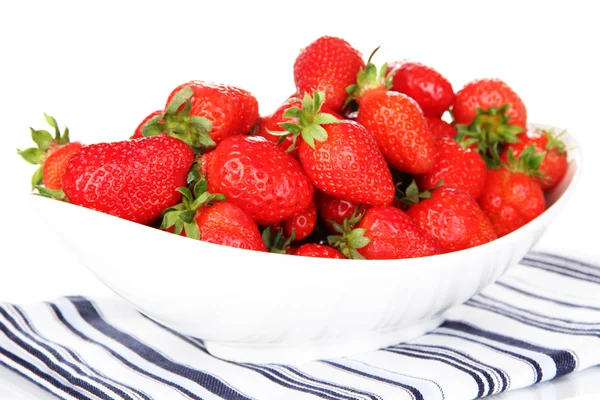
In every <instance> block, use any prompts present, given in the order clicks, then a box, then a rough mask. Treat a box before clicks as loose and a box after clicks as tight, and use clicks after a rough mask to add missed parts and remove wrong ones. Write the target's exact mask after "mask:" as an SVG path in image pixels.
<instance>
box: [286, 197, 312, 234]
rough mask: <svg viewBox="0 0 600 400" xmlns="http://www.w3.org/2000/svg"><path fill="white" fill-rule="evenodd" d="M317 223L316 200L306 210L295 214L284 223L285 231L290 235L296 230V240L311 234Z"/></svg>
mask: <svg viewBox="0 0 600 400" xmlns="http://www.w3.org/2000/svg"><path fill="white" fill-rule="evenodd" d="M316 225H317V206H316V205H315V203H314V201H313V202H311V203H310V206H308V208H307V209H306V210H303V211H301V212H300V213H298V214H296V215H294V216H293V217H292V218H291V219H288V220H286V221H285V222H284V224H283V231H284V232H285V234H286V235H287V237H290V236H291V235H292V231H293V232H294V235H295V236H294V240H302V239H305V238H307V237H308V236H310V234H311V233H312V232H313V230H314V229H315V226H316Z"/></svg>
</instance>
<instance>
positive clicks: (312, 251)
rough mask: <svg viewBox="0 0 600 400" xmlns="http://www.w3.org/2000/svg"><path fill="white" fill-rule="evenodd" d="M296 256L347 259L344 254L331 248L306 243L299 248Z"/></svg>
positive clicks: (295, 253)
mask: <svg viewBox="0 0 600 400" xmlns="http://www.w3.org/2000/svg"><path fill="white" fill-rule="evenodd" d="M292 254H294V255H295V256H304V257H320V258H346V257H344V255H343V254H342V253H340V252H339V251H337V250H336V249H334V248H333V247H331V246H326V245H321V244H314V243H306V244H303V245H302V246H300V247H298V249H296V251H295V252H294V253H292Z"/></svg>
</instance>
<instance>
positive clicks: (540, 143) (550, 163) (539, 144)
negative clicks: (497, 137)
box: [500, 129, 568, 191]
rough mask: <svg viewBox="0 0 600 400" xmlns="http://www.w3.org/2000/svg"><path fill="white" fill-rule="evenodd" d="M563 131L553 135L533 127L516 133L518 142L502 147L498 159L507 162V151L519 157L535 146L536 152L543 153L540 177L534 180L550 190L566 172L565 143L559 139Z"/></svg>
mask: <svg viewBox="0 0 600 400" xmlns="http://www.w3.org/2000/svg"><path fill="white" fill-rule="evenodd" d="M563 133H564V132H562V133H560V134H558V135H554V134H553V132H551V131H547V130H543V129H533V130H528V131H526V132H523V133H521V134H519V135H518V138H519V140H520V141H519V143H515V144H510V145H508V147H506V148H505V149H504V152H503V153H502V154H501V155H500V159H502V161H504V162H508V152H509V151H511V149H512V151H513V152H514V156H515V157H517V158H518V157H519V156H520V155H521V153H522V152H523V151H524V150H525V149H526V148H528V147H529V146H531V145H533V146H535V152H536V153H537V154H542V153H543V154H545V155H544V159H543V160H542V163H541V164H540V168H539V172H540V173H541V175H542V177H541V179H540V178H538V177H534V180H535V181H536V182H538V183H539V184H540V186H541V187H542V190H544V191H546V190H550V189H552V188H553V187H554V186H556V185H557V184H558V183H559V182H560V181H561V180H562V178H563V177H564V176H565V174H566V173H567V166H568V162H567V149H566V147H565V144H564V143H563V142H562V141H561V140H560V136H561V135H562V134H563Z"/></svg>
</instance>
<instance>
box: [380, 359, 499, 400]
mask: <svg viewBox="0 0 600 400" xmlns="http://www.w3.org/2000/svg"><path fill="white" fill-rule="evenodd" d="M383 350H384V351H389V352H392V353H396V354H402V355H405V356H408V357H414V358H419V359H422V360H435V361H439V362H441V363H444V364H447V365H449V366H451V367H454V368H456V369H458V370H459V371H462V372H464V373H466V374H468V375H470V376H471V378H473V380H474V381H475V383H476V384H477V397H482V396H483V395H484V390H485V384H484V382H483V379H481V377H480V376H479V375H478V374H477V373H475V372H473V371H472V370H471V369H468V368H466V367H464V366H463V365H457V364H456V362H452V361H450V360H448V359H447V358H444V357H436V356H435V355H434V354H435V353H433V354H432V353H427V352H425V354H423V352H416V351H412V350H407V349H397V348H395V347H390V348H386V349H383ZM415 353H416V354H415ZM459 363H460V362H459ZM473 369H475V368H473ZM480 372H481V371H480ZM482 374H483V375H484V377H485V378H486V381H488V384H489V389H488V392H487V393H485V395H486V396H487V395H490V394H492V387H493V386H494V384H493V381H492V378H491V377H490V376H489V375H488V374H485V373H482ZM490 381H492V382H490Z"/></svg>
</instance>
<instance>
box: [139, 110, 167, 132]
mask: <svg viewBox="0 0 600 400" xmlns="http://www.w3.org/2000/svg"><path fill="white" fill-rule="evenodd" d="M163 112H164V111H163V110H156V111H153V112H151V113H150V114H148V115H147V116H146V118H144V119H143V120H142V122H140V124H139V125H138V126H137V128H135V131H134V132H133V135H131V139H139V138H142V137H144V134H143V133H142V128H143V127H144V125H146V122H148V121H150V120H151V119H152V118H154V117H156V116H157V115H161V114H162V113H163Z"/></svg>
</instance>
